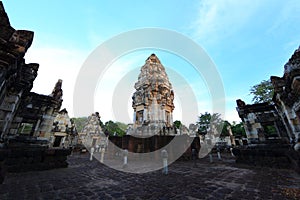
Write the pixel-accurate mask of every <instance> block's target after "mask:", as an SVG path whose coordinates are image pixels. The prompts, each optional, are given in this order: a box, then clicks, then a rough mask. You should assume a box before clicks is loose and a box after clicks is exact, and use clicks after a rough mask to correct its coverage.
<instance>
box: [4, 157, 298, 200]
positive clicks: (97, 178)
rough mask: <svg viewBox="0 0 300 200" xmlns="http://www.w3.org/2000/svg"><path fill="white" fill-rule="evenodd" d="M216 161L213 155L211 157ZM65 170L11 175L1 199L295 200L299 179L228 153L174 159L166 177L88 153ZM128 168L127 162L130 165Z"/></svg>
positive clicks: (293, 173) (292, 172)
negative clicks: (124, 169)
mask: <svg viewBox="0 0 300 200" xmlns="http://www.w3.org/2000/svg"><path fill="white" fill-rule="evenodd" d="M213 156H214V158H216V155H215V154H214V155H213ZM68 162H69V167H68V168H62V169H53V170H48V171H38V172H24V173H17V174H16V173H9V174H8V175H7V178H6V179H5V181H4V183H3V184H2V185H0V199H280V200H281V199H299V198H300V188H299V185H300V177H299V175H297V174H296V173H295V172H294V171H292V170H287V169H272V168H256V167H251V168H250V167H247V166H242V165H237V164H235V162H234V159H233V158H232V157H231V156H230V155H223V160H222V161H216V160H215V161H214V162H213V163H209V159H208V158H203V159H201V160H198V161H197V167H194V163H193V161H177V162H175V163H173V164H172V165H170V166H169V174H168V175H162V173H161V171H160V170H158V171H153V172H149V173H146V174H132V173H124V172H121V171H116V170H113V169H111V168H109V167H107V166H105V165H102V164H101V163H99V162H98V161H96V160H93V161H89V155H88V154H73V155H72V156H69V157H68ZM128 167H130V162H129V163H128Z"/></svg>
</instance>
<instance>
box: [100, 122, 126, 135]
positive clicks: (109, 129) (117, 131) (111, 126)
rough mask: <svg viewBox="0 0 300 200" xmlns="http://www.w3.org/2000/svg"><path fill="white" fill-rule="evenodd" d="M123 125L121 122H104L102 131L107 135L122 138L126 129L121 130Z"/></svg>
mask: <svg viewBox="0 0 300 200" xmlns="http://www.w3.org/2000/svg"><path fill="white" fill-rule="evenodd" d="M123 125H124V124H123V123H121V122H113V121H111V120H110V121H108V122H105V124H104V130H103V131H104V133H106V134H109V135H116V136H124V135H125V134H126V129H125V130H123V129H122V128H124V126H123ZM120 126H121V127H122V128H121V127H120ZM126 127H127V126H126Z"/></svg>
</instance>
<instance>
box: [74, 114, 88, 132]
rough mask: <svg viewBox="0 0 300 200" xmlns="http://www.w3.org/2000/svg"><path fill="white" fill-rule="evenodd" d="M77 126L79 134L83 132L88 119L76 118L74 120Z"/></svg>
mask: <svg viewBox="0 0 300 200" xmlns="http://www.w3.org/2000/svg"><path fill="white" fill-rule="evenodd" d="M72 120H73V121H74V123H75V125H76V129H77V131H78V132H81V131H82V129H83V127H84V125H85V123H86V122H87V117H74V118H72Z"/></svg>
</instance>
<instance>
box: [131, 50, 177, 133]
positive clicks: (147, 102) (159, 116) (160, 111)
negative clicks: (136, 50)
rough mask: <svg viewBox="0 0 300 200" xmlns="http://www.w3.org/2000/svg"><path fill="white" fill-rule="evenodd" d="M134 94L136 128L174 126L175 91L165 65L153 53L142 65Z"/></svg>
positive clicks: (168, 127) (133, 105)
mask: <svg viewBox="0 0 300 200" xmlns="http://www.w3.org/2000/svg"><path fill="white" fill-rule="evenodd" d="M134 88H135V90H136V91H135V92H134V94H133V96H132V107H133V109H134V119H133V121H134V128H138V127H145V126H154V127H157V128H158V129H161V130H163V129H166V128H167V129H168V130H169V129H170V128H172V126H173V116H172V115H173V110H174V103H173V101H174V91H173V89H172V84H171V83H170V81H169V79H168V76H167V73H166V71H165V68H164V66H163V65H162V64H161V62H160V60H159V59H158V58H157V56H156V55H155V54H151V55H150V56H149V57H148V58H147V59H146V61H145V64H144V65H143V66H142V67H141V70H140V74H139V76H138V81H137V82H136V83H135V85H134Z"/></svg>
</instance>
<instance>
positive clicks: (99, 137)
mask: <svg viewBox="0 0 300 200" xmlns="http://www.w3.org/2000/svg"><path fill="white" fill-rule="evenodd" d="M79 139H80V141H81V142H82V144H84V145H85V146H86V147H87V148H91V147H96V148H97V146H98V147H99V146H102V147H106V145H107V137H106V136H105V134H104V133H103V131H102V129H101V126H100V115H99V113H98V112H96V113H93V114H91V115H90V116H89V117H88V119H87V122H86V123H85V125H84V127H83V129H82V131H81V133H79Z"/></svg>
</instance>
